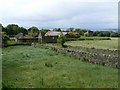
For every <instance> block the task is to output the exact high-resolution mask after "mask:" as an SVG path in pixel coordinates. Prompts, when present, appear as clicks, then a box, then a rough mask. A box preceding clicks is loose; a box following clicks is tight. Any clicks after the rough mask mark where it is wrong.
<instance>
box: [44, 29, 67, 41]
mask: <svg viewBox="0 0 120 90" xmlns="http://www.w3.org/2000/svg"><path fill="white" fill-rule="evenodd" d="M60 34H61V32H58V31H48V32H47V33H46V34H45V35H44V36H43V38H42V42H43V43H57V39H58V36H59V35H60ZM62 34H63V35H64V36H67V34H68V33H67V32H62Z"/></svg>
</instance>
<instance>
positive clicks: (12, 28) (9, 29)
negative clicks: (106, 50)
mask: <svg viewBox="0 0 120 90" xmlns="http://www.w3.org/2000/svg"><path fill="white" fill-rule="evenodd" d="M0 28H1V29H0V30H1V32H4V34H6V35H8V36H9V37H14V36H15V35H17V34H18V33H23V34H31V35H32V36H35V35H36V33H38V32H39V31H41V34H42V36H44V35H45V33H46V32H48V31H50V30H49V29H41V30H40V29H38V28H37V27H35V26H32V27H30V28H28V29H26V28H24V27H20V26H18V25H17V24H9V25H7V26H6V27H3V26H2V24H0ZM53 31H65V32H68V33H69V35H71V37H72V36H73V37H80V36H84V34H85V32H87V31H91V30H87V29H81V28H76V29H74V28H68V29H66V30H62V29H61V28H54V29H53ZM92 32H93V34H92V36H98V37H120V32H119V31H92Z"/></svg>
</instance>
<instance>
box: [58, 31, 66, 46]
mask: <svg viewBox="0 0 120 90" xmlns="http://www.w3.org/2000/svg"><path fill="white" fill-rule="evenodd" d="M65 41H66V38H65V36H64V35H63V34H62V33H61V34H60V35H59V37H58V40H57V42H58V43H60V45H61V46H62V47H64V43H65Z"/></svg>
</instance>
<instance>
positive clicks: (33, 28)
mask: <svg viewBox="0 0 120 90" xmlns="http://www.w3.org/2000/svg"><path fill="white" fill-rule="evenodd" d="M28 33H29V34H30V35H32V36H33V37H35V36H36V35H37V34H38V33H39V29H38V28H37V27H35V26H33V27H31V28H29V29H28Z"/></svg>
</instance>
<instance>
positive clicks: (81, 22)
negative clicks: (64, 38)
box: [0, 0, 119, 29]
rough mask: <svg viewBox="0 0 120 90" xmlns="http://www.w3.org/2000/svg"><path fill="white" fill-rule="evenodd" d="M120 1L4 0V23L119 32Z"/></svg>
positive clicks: (0, 13)
mask: <svg viewBox="0 0 120 90" xmlns="http://www.w3.org/2000/svg"><path fill="white" fill-rule="evenodd" d="M118 1H119V0H0V23H1V24H2V25H3V26H7V25H8V24H18V25H19V26H22V27H26V28H29V27H32V26H36V27H38V28H70V27H73V28H84V29H109V28H118Z"/></svg>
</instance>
